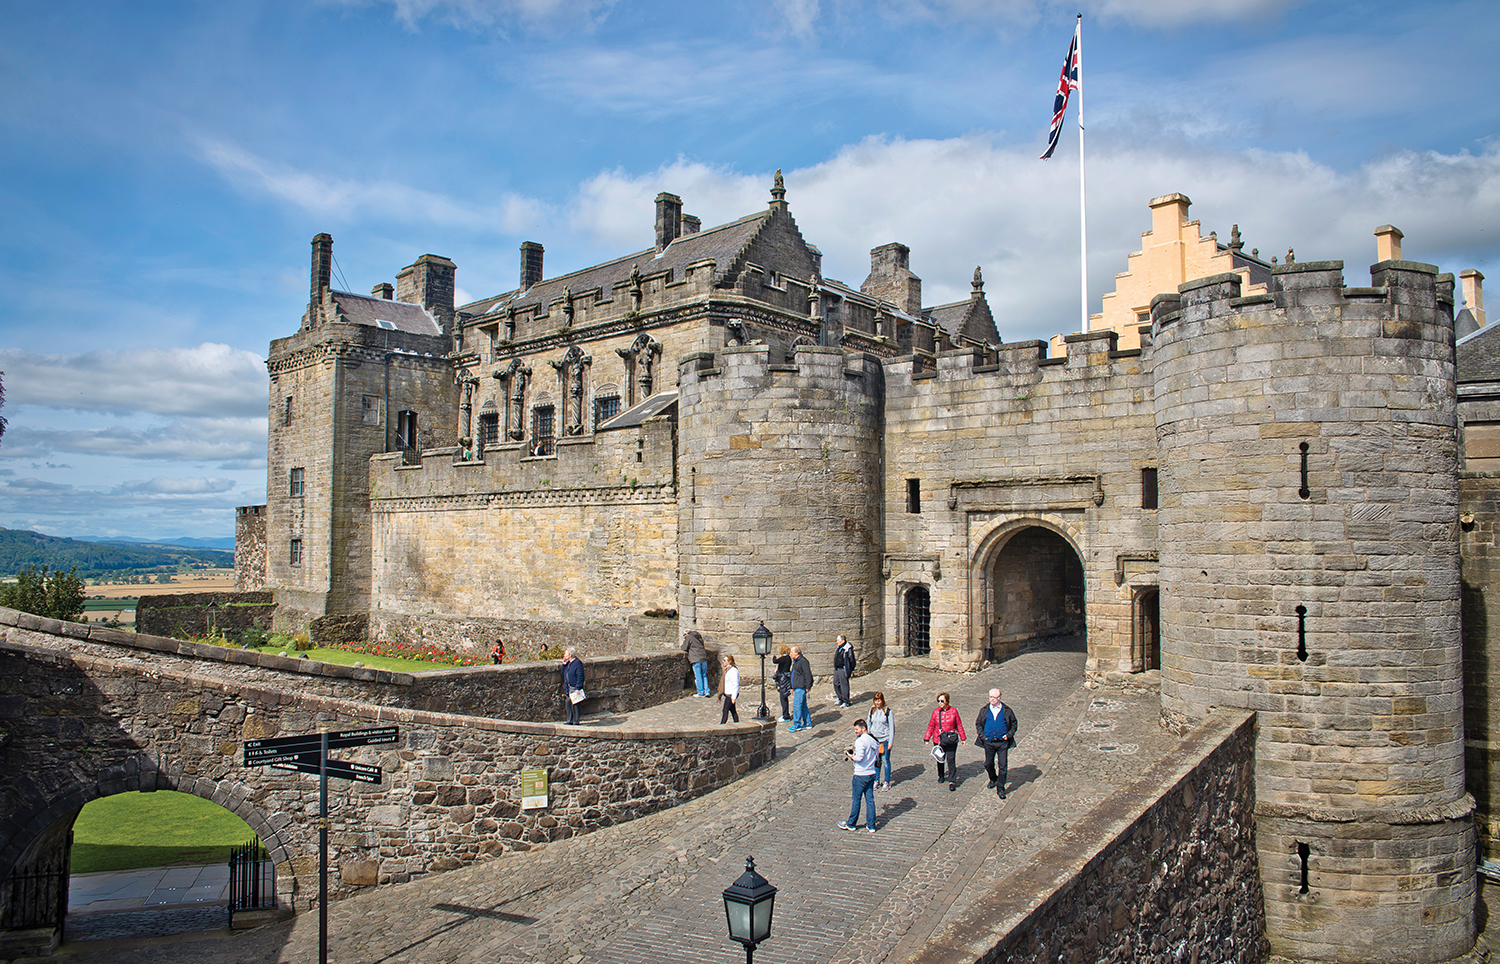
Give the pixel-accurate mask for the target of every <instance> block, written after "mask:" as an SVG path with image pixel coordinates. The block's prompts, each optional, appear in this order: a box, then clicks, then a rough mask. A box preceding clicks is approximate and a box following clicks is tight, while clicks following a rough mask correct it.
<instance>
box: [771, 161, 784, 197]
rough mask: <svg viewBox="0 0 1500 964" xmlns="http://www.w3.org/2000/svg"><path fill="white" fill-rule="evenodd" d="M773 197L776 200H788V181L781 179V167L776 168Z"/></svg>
mask: <svg viewBox="0 0 1500 964" xmlns="http://www.w3.org/2000/svg"><path fill="white" fill-rule="evenodd" d="M771 198H772V200H776V201H785V200H786V182H785V181H783V180H782V179H781V168H779V167H778V168H777V169H776V183H775V184H774V185H773V186H772V187H771Z"/></svg>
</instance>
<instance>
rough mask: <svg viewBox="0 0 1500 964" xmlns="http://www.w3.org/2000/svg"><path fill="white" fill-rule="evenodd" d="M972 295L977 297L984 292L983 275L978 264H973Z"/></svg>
mask: <svg viewBox="0 0 1500 964" xmlns="http://www.w3.org/2000/svg"><path fill="white" fill-rule="evenodd" d="M973 284H974V297H975V298H978V297H979V296H980V295H982V294H984V275H983V274H982V273H981V272H980V270H979V265H977V264H976V265H975V266H974V282H973Z"/></svg>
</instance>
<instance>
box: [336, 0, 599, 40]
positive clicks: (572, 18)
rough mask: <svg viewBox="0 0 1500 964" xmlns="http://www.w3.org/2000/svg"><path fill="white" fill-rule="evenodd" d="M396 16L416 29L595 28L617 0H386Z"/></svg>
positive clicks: (353, 0) (365, 0) (348, 1)
mask: <svg viewBox="0 0 1500 964" xmlns="http://www.w3.org/2000/svg"><path fill="white" fill-rule="evenodd" d="M338 2H340V3H342V4H343V5H345V6H360V7H363V6H367V5H368V4H369V3H370V0H338ZM386 2H389V3H390V5H391V7H392V8H393V9H394V13H395V15H396V19H397V20H399V21H401V23H403V24H405V25H406V27H407V29H409V30H416V29H417V28H418V27H419V25H420V23H421V22H422V21H423V20H435V21H437V22H438V23H442V24H447V25H449V26H453V27H458V28H461V29H466V30H475V29H482V30H489V29H493V30H499V31H502V32H503V31H504V30H506V29H507V28H510V27H523V28H526V29H573V30H592V29H593V28H594V27H596V26H597V25H598V24H599V23H600V22H601V21H602V20H603V19H604V18H605V16H606V15H607V14H608V13H609V9H610V7H612V6H614V0H386Z"/></svg>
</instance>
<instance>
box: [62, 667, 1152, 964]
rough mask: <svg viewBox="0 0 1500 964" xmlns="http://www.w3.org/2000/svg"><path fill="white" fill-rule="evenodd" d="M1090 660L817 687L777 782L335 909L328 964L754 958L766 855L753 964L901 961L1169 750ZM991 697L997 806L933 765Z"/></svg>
mask: <svg viewBox="0 0 1500 964" xmlns="http://www.w3.org/2000/svg"><path fill="white" fill-rule="evenodd" d="M1083 660H1084V654H1083V652H1082V650H1081V647H1064V648H1059V649H1054V650H1047V651H1036V652H1030V653H1025V654H1022V655H1020V656H1017V657H1015V658H1013V659H1011V660H1008V661H1007V662H1005V663H1002V664H1000V665H999V666H995V667H990V668H988V669H986V670H984V671H983V672H981V673H978V674H973V675H968V676H962V677H955V676H951V675H947V674H938V673H935V672H932V671H930V670H926V669H923V668H907V667H903V666H900V665H891V666H888V667H886V668H884V669H882V670H880V671H879V672H877V673H873V674H870V675H869V676H865V677H861V678H859V679H857V680H856V681H855V686H854V688H855V692H856V694H857V696H856V699H857V700H858V702H857V703H856V704H855V706H854V708H852V709H842V710H841V709H838V708H837V707H835V706H834V705H833V704H832V703H831V702H829V699H830V698H831V693H830V692H829V689H830V688H829V687H827V686H820V687H819V688H818V690H816V691H815V692H814V694H813V696H814V706H815V709H814V713H813V720H814V726H813V728H812V729H811V730H809V731H807V732H804V733H797V734H792V733H787V732H786V731H785V729H782V730H781V731H779V732H778V734H777V735H778V738H779V742H780V743H781V749H780V751H779V756H778V760H777V762H776V763H775V764H773V765H772V766H769V767H766V768H764V769H762V770H761V771H759V772H757V773H754V774H751V775H750V776H748V777H747V778H745V779H743V780H741V781H739V782H738V783H737V784H735V785H734V786H732V787H729V788H726V789H725V790H721V791H719V792H717V793H714V794H712V795H710V796H707V797H703V798H700V799H698V800H694V801H690V802H688V803H686V804H683V805H681V806H678V807H675V808H672V809H671V810H668V811H664V812H662V813H658V814H654V815H652V816H650V817H646V818H643V819H641V820H637V821H633V822H631V823H628V824H624V825H622V826H618V827H612V828H608V829H605V830H601V831H598V832H596V833H594V834H590V835H588V836H586V837H578V838H574V839H571V840H565V841H561V842H558V843H554V844H550V845H548V846H545V847H541V848H538V849H537V850H535V851H532V852H530V853H524V854H514V855H509V856H506V857H503V858H500V859H497V860H494V861H490V862H488V863H484V864H479V865H475V866H471V867H466V868H463V869H460V870H456V871H452V872H449V873H445V874H438V875H433V876H432V877H430V878H424V879H423V880H420V881H416V882H413V883H410V884H405V885H400V886H392V887H386V888H382V889H380V890H377V891H372V892H369V893H364V894H360V895H358V896H356V897H354V898H352V899H350V900H346V901H343V902H341V903H339V904H337V905H335V906H334V907H333V908H332V912H331V914H330V919H331V923H330V935H331V948H330V955H329V957H330V960H333V961H338V962H355V961H358V962H371V964H374V962H381V964H384V962H392V964H394V962H414V964H415V962H423V964H437V962H443V964H447V962H453V964H479V962H502V964H504V962H516V964H520V962H528V964H530V962H556V964H584V962H597V964H630V962H653V964H654V962H685V964H712V962H721V961H722V962H726V964H731V962H738V961H739V960H741V959H742V957H743V953H744V952H743V951H742V950H741V949H740V948H739V946H738V945H736V944H733V943H731V942H730V941H729V940H728V939H727V937H726V935H725V924H724V911H723V904H722V901H721V900H720V896H719V895H720V893H721V892H722V890H723V889H724V887H725V886H727V885H728V884H730V883H731V882H732V881H733V880H734V879H735V878H736V877H737V876H738V875H739V874H740V872H741V871H742V870H743V868H744V860H745V857H746V855H753V856H754V857H755V860H756V866H757V868H758V869H760V870H761V872H762V873H764V874H765V875H766V876H767V877H768V878H769V879H770V880H771V881H772V882H773V883H774V884H776V886H777V887H778V888H779V893H778V895H777V901H776V918H775V925H774V936H773V937H772V939H771V940H770V941H768V942H767V943H766V944H764V945H762V946H761V947H760V948H759V949H758V950H757V952H756V957H757V959H758V960H759V961H760V962H762V964H781V962H799V964H814V962H829V964H848V962H872V964H873V962H880V961H889V962H892V964H894V962H899V961H902V960H904V959H906V958H907V957H908V956H909V955H910V954H912V953H914V952H915V951H917V950H918V949H920V948H921V947H922V945H923V944H924V943H925V942H926V940H928V939H929V938H930V937H931V936H932V935H934V934H936V933H938V932H939V931H940V929H941V928H942V927H943V925H944V921H945V919H947V918H950V917H952V916H956V915H959V914H962V913H964V912H966V911H969V910H971V909H973V908H974V907H975V905H976V902H982V901H983V900H985V897H986V894H987V893H988V892H989V891H990V890H991V889H992V888H993V887H995V886H996V885H997V884H998V883H999V881H1001V880H1002V879H1003V878H1004V876H1005V875H1006V874H1008V873H1010V872H1011V871H1012V870H1014V869H1015V868H1017V867H1019V866H1020V865H1021V864H1022V863H1024V861H1025V860H1026V859H1027V858H1028V857H1030V856H1031V855H1033V854H1035V853H1036V852H1037V851H1038V850H1040V849H1041V847H1043V846H1044V845H1045V844H1046V843H1048V842H1049V841H1051V840H1052V839H1054V838H1055V837H1056V835H1057V834H1058V833H1059V832H1061V831H1062V830H1064V829H1066V827H1067V825H1068V823H1069V822H1070V821H1072V820H1075V819H1076V818H1077V817H1078V816H1080V815H1082V814H1083V813H1085V812H1087V810H1088V809H1089V808H1090V807H1092V806H1093V805H1095V804H1096V803H1098V802H1101V801H1103V800H1105V799H1106V798H1107V797H1108V796H1109V795H1110V794H1111V793H1112V792H1114V791H1115V790H1116V789H1117V788H1119V787H1121V786H1124V785H1126V784H1128V783H1129V782H1130V781H1131V780H1132V779H1134V777H1135V776H1137V775H1138V774H1139V772H1140V771H1141V770H1142V769H1144V768H1145V767H1146V766H1148V765H1149V764H1150V763H1152V762H1154V761H1155V760H1157V759H1159V758H1160V757H1161V756H1162V755H1163V754H1164V753H1166V752H1168V751H1169V750H1171V749H1172V748H1174V747H1175V746H1176V745H1177V743H1178V741H1177V739H1176V738H1175V737H1173V736H1171V735H1170V734H1168V733H1166V732H1164V731H1162V730H1161V728H1160V727H1159V726H1158V725H1157V717H1158V697H1157V694H1156V692H1155V690H1154V689H1153V688H1151V687H1150V686H1149V685H1146V686H1131V687H1126V688H1121V687H1112V686H1105V687H1101V688H1099V689H1094V690H1090V689H1086V688H1084V686H1083V685H1082V677H1083ZM991 686H999V687H1000V688H1001V689H1002V690H1004V692H1005V698H1006V702H1008V703H1010V704H1011V705H1012V706H1013V707H1014V708H1015V710H1016V713H1017V714H1018V716H1019V717H1020V720H1021V734H1020V736H1021V739H1020V745H1019V747H1018V748H1017V749H1016V750H1014V751H1013V752H1012V753H1011V771H1010V772H1011V788H1012V791H1011V795H1010V799H1009V800H1008V801H1006V802H1004V803H1002V802H1001V801H999V800H998V799H997V798H996V796H995V794H994V793H993V792H992V791H990V790H988V789H987V788H986V782H987V780H986V777H985V774H984V768H983V755H982V753H981V752H980V751H978V750H977V749H975V748H974V747H973V746H972V745H966V746H965V747H963V748H962V749H961V750H960V752H959V761H960V766H959V772H960V775H961V777H962V782H961V784H960V786H959V789H958V791H957V792H954V793H950V792H949V791H948V789H947V785H946V784H939V783H938V782H937V779H936V772H935V769H934V767H933V766H932V761H931V759H930V758H929V757H927V756H926V754H925V748H924V747H923V745H922V731H923V730H924V729H925V726H926V721H927V717H928V715H929V713H930V712H931V709H932V706H933V701H934V698H935V694H936V693H937V692H938V691H940V690H947V691H949V692H950V693H952V695H953V702H954V705H955V706H957V707H958V709H959V710H960V711H961V712H962V713H963V716H964V721H965V722H964V725H965V727H969V726H970V725H971V723H972V721H973V719H974V717H975V716H976V715H977V713H978V711H979V707H980V705H981V704H982V703H983V702H984V699H985V693H986V692H987V691H988V689H989V688H990V687H991ZM876 689H883V690H884V691H885V693H886V696H887V698H888V700H889V702H890V704H891V706H892V707H893V709H894V710H895V711H896V714H897V739H896V750H895V757H894V761H893V762H894V763H895V767H896V773H895V786H894V787H893V789H892V790H891V791H888V792H879V793H877V795H876V803H877V807H878V809H879V819H878V823H877V826H878V827H879V832H878V833H876V834H874V835H871V834H867V833H865V832H864V830H863V829H861V830H859V831H858V832H855V833H846V832H844V831H841V830H839V829H837V826H836V825H837V823H838V821H839V820H841V819H843V818H844V817H845V816H846V815H847V812H848V806H849V777H850V767H849V764H848V763H847V762H846V761H845V760H844V759H843V757H842V753H841V751H842V749H843V747H845V746H847V745H848V744H849V743H850V742H851V740H852V733H853V731H852V729H851V728H850V726H849V723H850V722H851V721H852V720H853V719H854V718H855V717H856V716H862V715H863V714H864V712H865V711H867V710H868V708H869V696H868V694H869V693H870V692H872V691H874V690H876ZM758 701H759V693H758V690H757V691H756V692H755V693H754V694H753V695H752V694H750V693H748V692H747V694H746V699H745V700H744V704H745V705H746V706H750V705H751V704H752V703H758ZM772 701H773V702H774V694H772ZM749 712H750V713H752V714H753V712H754V708H753V706H751V708H750V710H749ZM717 713H718V708H717V701H716V700H703V699H697V698H694V697H686V698H684V699H682V700H678V701H677V702H675V703H672V704H668V705H667V706H663V707H655V708H653V709H651V710H646V711H642V712H640V713H635V714H631V715H630V717H629V720H630V722H631V724H632V725H638V726H642V727H653V726H659V725H670V723H671V722H672V721H682V720H693V721H695V722H701V721H702V720H703V719H705V718H709V717H714V718H716V717H717ZM742 715H744V714H742ZM601 722H603V721H601ZM609 722H619V720H614V721H609ZM970 737H971V739H972V734H970ZM132 943H134V942H132ZM65 953H66V954H67V957H68V959H71V960H73V961H77V962H79V964H95V962H97V964H132V962H135V961H151V962H166V964H174V962H178V961H181V962H194V964H197V962H241V961H278V962H305V961H315V960H317V915H316V914H304V915H302V916H301V917H299V918H298V919H296V920H294V921H290V922H284V923H280V924H272V925H267V926H266V927H262V928H259V929H257V930H255V931H250V932H245V933H240V934H235V935H232V936H228V937H225V936H210V935H204V937H203V939H198V940H193V939H183V938H179V939H178V940H177V941H176V942H175V943H172V944H170V945H167V946H151V947H128V946H112V947H111V946H108V945H105V944H92V945H91V944H73V945H69V946H68V947H67V948H66V949H65Z"/></svg>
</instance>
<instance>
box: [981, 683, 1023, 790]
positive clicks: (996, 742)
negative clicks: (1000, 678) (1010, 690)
mask: <svg viewBox="0 0 1500 964" xmlns="http://www.w3.org/2000/svg"><path fill="white" fill-rule="evenodd" d="M974 745H975V746H977V747H979V748H980V749H982V750H984V772H986V773H988V774H989V775H990V787H991V788H992V789H993V790H994V791H995V792H996V793H997V794H999V795H1000V799H1001V800H1004V799H1005V780H1006V778H1007V777H1008V776H1009V775H1010V748H1011V747H1013V746H1015V745H1016V714H1015V713H1014V712H1012V710H1011V708H1010V707H1008V706H1006V705H1005V704H1004V703H1002V702H1000V691H999V690H990V702H989V704H988V705H986V706H985V707H984V708H983V709H981V710H980V711H979V716H978V717H977V718H976V719H975V720H974Z"/></svg>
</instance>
